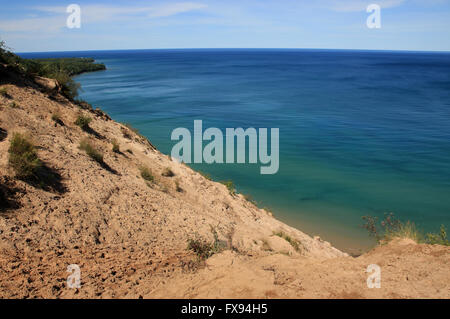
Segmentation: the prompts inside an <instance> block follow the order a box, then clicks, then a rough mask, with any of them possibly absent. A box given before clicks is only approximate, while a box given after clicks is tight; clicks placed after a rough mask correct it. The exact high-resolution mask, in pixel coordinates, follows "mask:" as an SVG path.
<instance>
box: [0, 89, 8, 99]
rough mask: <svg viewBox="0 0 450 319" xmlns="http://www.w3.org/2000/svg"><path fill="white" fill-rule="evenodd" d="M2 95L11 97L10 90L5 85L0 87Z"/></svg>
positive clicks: (0, 94)
mask: <svg viewBox="0 0 450 319" xmlns="http://www.w3.org/2000/svg"><path fill="white" fill-rule="evenodd" d="M0 96H3V97H6V98H8V97H9V95H8V90H7V89H6V88H4V87H2V88H0Z"/></svg>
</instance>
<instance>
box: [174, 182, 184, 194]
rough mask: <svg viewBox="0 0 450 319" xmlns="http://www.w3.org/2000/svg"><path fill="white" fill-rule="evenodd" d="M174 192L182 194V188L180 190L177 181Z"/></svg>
mask: <svg viewBox="0 0 450 319" xmlns="http://www.w3.org/2000/svg"><path fill="white" fill-rule="evenodd" d="M175 190H176V191H177V192H178V193H182V192H183V188H181V186H180V181H179V180H176V181H175Z"/></svg>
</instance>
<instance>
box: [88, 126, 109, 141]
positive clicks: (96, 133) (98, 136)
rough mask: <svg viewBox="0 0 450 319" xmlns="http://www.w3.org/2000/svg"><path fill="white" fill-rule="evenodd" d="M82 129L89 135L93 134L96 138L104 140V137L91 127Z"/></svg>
mask: <svg viewBox="0 0 450 319" xmlns="http://www.w3.org/2000/svg"><path fill="white" fill-rule="evenodd" d="M84 131H85V132H86V133H88V134H90V135H93V136H95V137H96V138H98V139H99V140H104V139H105V137H104V136H103V135H101V134H100V133H99V132H97V131H96V130H94V129H93V128H92V127H90V126H89V127H87V128H85V129H84Z"/></svg>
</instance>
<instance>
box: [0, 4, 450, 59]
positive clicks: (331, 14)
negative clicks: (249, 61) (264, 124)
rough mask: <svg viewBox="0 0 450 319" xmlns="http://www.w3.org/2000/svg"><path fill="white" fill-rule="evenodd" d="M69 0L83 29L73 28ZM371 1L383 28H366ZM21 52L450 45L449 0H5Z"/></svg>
mask: <svg viewBox="0 0 450 319" xmlns="http://www.w3.org/2000/svg"><path fill="white" fill-rule="evenodd" d="M70 4H77V5H79V6H80V8H81V15H80V18H81V19H80V22H81V27H80V28H68V27H67V23H66V21H67V18H68V17H69V15H70V13H67V12H66V9H67V7H68V6H69V5H70ZM369 4H378V5H379V6H380V8H381V28H368V27H367V24H366V20H367V18H368V17H369V16H370V15H371V13H368V12H366V9H367V6H368V5H369ZM0 8H1V11H0V39H1V40H5V41H6V44H7V46H8V47H10V48H11V49H12V50H13V51H16V52H45V51H83V50H126V49H169V48H171V49H172V48H316V49H362V50H412V51H450V0H369V1H365V0H192V1H177V0H173V1H172V0H150V1H130V0H128V1H123V0H119V1H112V0H108V1H106V0H98V1H87V0H70V1H67V2H66V1H61V0H59V1H56V0H39V1H35V0H21V1H12V0H8V1H5V0H0Z"/></svg>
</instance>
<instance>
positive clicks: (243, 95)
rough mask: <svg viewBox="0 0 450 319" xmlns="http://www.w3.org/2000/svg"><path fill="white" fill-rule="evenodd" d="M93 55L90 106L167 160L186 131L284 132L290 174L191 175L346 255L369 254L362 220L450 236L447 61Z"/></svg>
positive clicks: (257, 54)
mask: <svg viewBox="0 0 450 319" xmlns="http://www.w3.org/2000/svg"><path fill="white" fill-rule="evenodd" d="M24 56H25V57H58V56H89V57H94V58H95V59H97V60H98V61H100V62H104V63H105V64H106V65H107V68H108V70H107V71H104V72H97V73H90V74H83V75H81V76H78V77H77V78H76V80H77V81H79V82H80V83H81V84H82V87H83V92H82V94H81V97H82V98H83V99H85V100H87V101H88V102H90V103H92V104H93V105H94V106H98V107H101V108H102V109H104V110H105V111H106V112H108V113H109V114H110V115H111V116H112V117H113V118H114V119H115V120H117V121H122V122H129V123H131V124H132V125H133V126H135V127H136V128H138V129H139V130H140V131H141V132H142V133H143V134H144V135H146V136H147V137H148V138H149V139H150V140H151V141H152V143H154V144H155V145H156V146H157V147H158V148H159V149H160V150H161V151H162V152H164V153H167V154H168V153H170V150H171V148H172V146H173V145H174V143H175V142H172V141H171V140H170V134H171V132H172V130H173V129H174V128H176V127H186V128H189V129H190V130H191V131H192V129H193V121H194V120H195V119H201V120H203V126H204V127H205V128H207V127H218V128H221V129H223V130H224V129H225V128H226V127H233V128H234V127H244V128H247V127H268V128H270V127H278V128H279V129H280V170H279V172H278V174H276V175H268V176H267V175H266V176H264V175H260V174H259V166H260V165H259V164H258V165H248V164H247V165H242V164H241V165H217V164H213V165H207V164H202V165H192V166H193V167H194V168H197V169H199V170H202V171H204V172H207V173H209V174H210V175H211V176H212V177H213V178H215V179H217V180H228V179H231V180H233V181H234V182H235V184H236V185H237V188H238V191H240V192H243V193H248V194H251V195H252V196H253V198H254V199H256V200H257V201H258V202H260V205H261V206H267V207H270V208H271V209H272V210H273V211H274V213H275V216H276V217H277V218H279V219H281V220H284V221H286V222H288V223H289V224H291V225H293V226H296V227H298V228H299V229H302V230H303V231H306V232H307V233H309V234H311V235H320V236H321V237H322V238H324V239H326V240H329V241H331V242H332V243H333V244H334V245H336V246H337V247H339V248H342V249H359V248H367V247H369V246H370V245H372V244H373V242H372V241H371V240H370V239H369V238H368V236H367V234H366V232H365V230H363V229H362V228H361V224H362V220H361V216H363V215H377V216H382V215H383V213H385V212H394V213H395V214H396V215H397V216H398V217H400V218H401V219H404V220H406V219H410V220H413V221H415V222H416V223H417V224H418V225H419V227H421V228H423V229H424V230H426V231H435V230H437V229H438V227H439V226H440V224H446V225H447V226H450V160H449V159H450V125H449V120H450V54H448V53H420V52H368V51H365V52H363V51H332V50H329V51H324V50H149V51H98V52H96V51H91V52H66V53H41V54H38V53H35V54H24Z"/></svg>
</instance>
